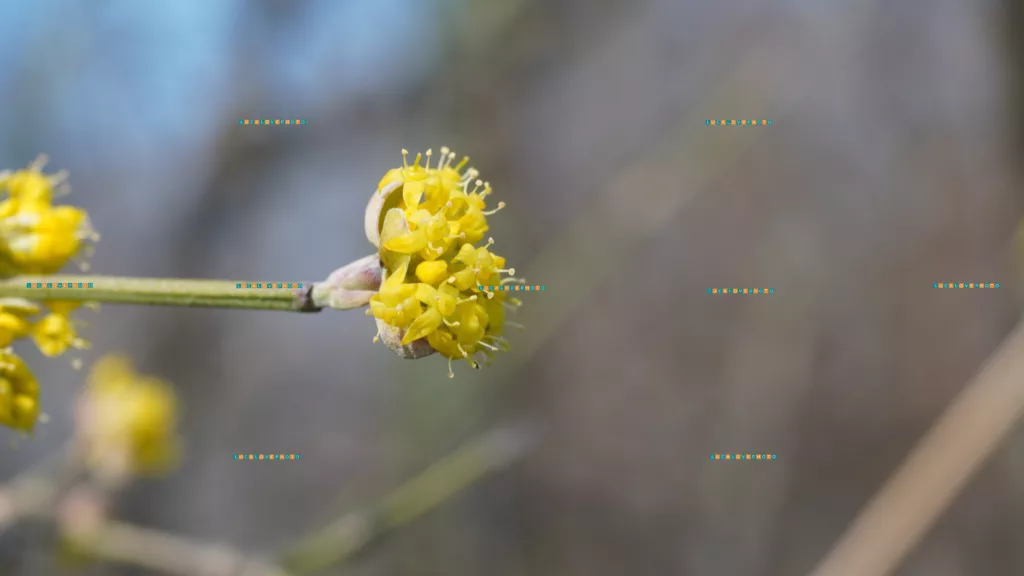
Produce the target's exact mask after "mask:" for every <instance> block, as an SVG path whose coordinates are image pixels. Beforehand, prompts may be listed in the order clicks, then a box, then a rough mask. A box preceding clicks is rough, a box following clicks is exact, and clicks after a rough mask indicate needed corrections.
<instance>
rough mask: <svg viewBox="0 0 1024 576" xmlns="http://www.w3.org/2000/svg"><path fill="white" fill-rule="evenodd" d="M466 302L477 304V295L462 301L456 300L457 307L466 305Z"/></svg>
mask: <svg viewBox="0 0 1024 576" xmlns="http://www.w3.org/2000/svg"><path fill="white" fill-rule="evenodd" d="M466 302H476V294H473V295H472V296H470V297H469V298H462V299H461V300H456V301H455V304H456V305H459V304H465V303H466Z"/></svg>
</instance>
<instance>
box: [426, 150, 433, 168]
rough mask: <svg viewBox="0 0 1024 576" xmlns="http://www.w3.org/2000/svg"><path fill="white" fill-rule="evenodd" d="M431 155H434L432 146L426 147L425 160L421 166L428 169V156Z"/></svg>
mask: <svg viewBox="0 0 1024 576" xmlns="http://www.w3.org/2000/svg"><path fill="white" fill-rule="evenodd" d="M433 155H434V150H433V149H432V148H427V161H426V162H424V163H423V167H424V168H428V169H429V168H430V157H431V156H433Z"/></svg>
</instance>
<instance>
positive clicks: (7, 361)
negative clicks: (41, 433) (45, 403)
mask: <svg viewBox="0 0 1024 576" xmlns="http://www.w3.org/2000/svg"><path fill="white" fill-rule="evenodd" d="M38 419H39V383H38V382H36V377H35V376H34V375H33V374H32V371H31V370H29V368H28V366H27V365H26V364H25V363H24V362H23V361H22V360H21V358H18V357H17V356H15V355H14V353H13V352H12V351H11V349H10V348H6V349H3V350H0V424H3V425H4V426H8V427H10V428H13V429H15V430H22V431H25V432H31V431H32V430H33V429H34V428H35V425H36V421H38Z"/></svg>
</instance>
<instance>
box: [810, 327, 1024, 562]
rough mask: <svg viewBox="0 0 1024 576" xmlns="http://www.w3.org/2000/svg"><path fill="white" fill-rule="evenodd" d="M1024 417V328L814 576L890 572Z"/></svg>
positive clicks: (927, 437)
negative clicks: (1022, 415) (1023, 415)
mask: <svg viewBox="0 0 1024 576" xmlns="http://www.w3.org/2000/svg"><path fill="white" fill-rule="evenodd" d="M1022 413H1024V324H1018V325H1017V328H1016V329H1014V331H1013V332H1012V333H1010V335H1009V336H1008V337H1007V339H1006V341H1005V342H1004V343H1003V345H1002V346H1001V347H1000V348H999V350H997V351H996V353H995V354H994V355H993V356H992V358H991V359H990V360H989V361H988V362H987V363H986V366H985V367H984V368H983V369H982V371H981V372H980V373H979V374H978V376H977V377H976V378H975V379H974V380H973V381H972V382H971V383H969V384H968V385H967V386H966V387H965V389H964V391H963V392H962V393H961V394H960V395H959V396H958V397H957V398H956V399H955V400H954V401H953V403H952V405H951V406H950V407H949V409H948V410H946V412H945V413H944V414H943V415H942V416H941V417H940V418H939V420H938V422H936V424H935V426H934V428H932V430H931V431H930V432H928V433H927V434H926V435H925V437H924V438H923V439H922V440H921V442H920V443H919V444H918V445H917V446H916V447H915V448H914V450H913V451H912V452H911V453H910V455H909V456H908V457H907V459H906V460H905V461H904V463H903V465H902V466H900V468H899V469H898V470H897V471H896V473H895V474H893V476H892V478H890V479H889V481H888V482H887V483H886V484H885V486H884V487H883V488H882V489H881V490H880V491H879V493H878V494H877V495H876V496H875V497H874V498H873V499H872V500H871V502H870V503H869V504H868V505H867V507H866V508H865V509H864V510H863V511H862V512H861V513H860V515H859V516H858V518H857V519H856V520H855V521H854V522H853V524H852V525H851V526H850V528H849V529H848V530H847V532H846V534H845V535H843V537H842V539H840V541H839V542H838V543H837V544H836V546H835V548H834V549H833V550H832V552H830V553H829V555H828V556H826V557H825V559H824V560H823V561H822V563H821V564H820V565H819V566H818V567H817V569H815V571H814V572H813V576H863V575H864V574H872V575H877V576H886V575H887V574H892V573H893V572H894V571H895V570H896V569H897V568H899V566H900V563H901V562H902V561H903V559H904V558H905V557H906V555H907V554H908V553H909V552H910V551H911V550H912V549H913V548H914V546H916V545H917V544H918V543H919V542H920V541H921V539H922V538H924V536H925V535H926V534H927V532H928V530H929V529H930V528H931V527H932V525H933V524H934V523H935V521H936V520H937V519H938V518H939V516H940V515H941V514H942V513H943V512H944V511H945V510H946V509H947V508H948V507H949V505H950V504H951V503H952V502H953V501H954V500H955V499H956V497H957V496H958V495H959V494H960V492H961V491H962V490H963V488H964V487H965V486H966V485H967V482H968V481H969V480H970V479H971V477H972V476H973V475H974V474H975V472H977V471H978V469H979V468H980V467H981V465H982V464H984V463H985V461H987V460H988V458H989V457H990V456H991V455H992V454H993V452H995V450H996V448H998V447H999V445H1000V443H1002V442H1003V441H1004V440H1005V439H1006V437H1007V435H1009V434H1010V433H1011V432H1012V431H1013V428H1014V426H1015V425H1016V423H1017V420H1018V419H1019V418H1020V416H1021V414H1022Z"/></svg>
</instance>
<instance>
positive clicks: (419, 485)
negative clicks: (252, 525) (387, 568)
mask: <svg viewBox="0 0 1024 576" xmlns="http://www.w3.org/2000/svg"><path fill="white" fill-rule="evenodd" d="M535 435H536V434H535V431H534V430H533V429H532V428H531V427H529V426H523V425H519V426H513V427H510V428H497V429H494V430H491V431H489V432H487V433H485V434H484V435H483V436H481V437H479V438H477V439H476V440H473V441H471V442H470V443H468V444H466V445H464V446H462V447H461V448H459V449H458V450H456V451H455V452H453V453H452V454H449V455H448V456H445V457H444V458H442V459H441V460H438V461H437V462H435V463H434V464H433V465H431V466H430V467H429V468H427V469H426V470H425V471H423V472H422V473H420V474H419V475H418V476H416V477H414V478H412V479H411V480H409V481H407V482H406V483H405V484H402V485H401V486H399V487H398V488H396V489H395V490H394V491H393V492H391V493H390V494H388V495H386V496H384V498H382V499H381V500H379V501H377V502H375V503H373V504H371V505H369V506H367V507H365V508H363V509H361V510H357V511H354V512H350V513H348V514H346V515H344V516H342V517H341V518H338V519H337V520H336V521H335V522H333V523H332V524H330V525H328V526H327V527H325V528H323V529H321V530H318V531H316V532H314V533H312V534H310V535H308V536H306V537H305V538H303V539H301V540H300V541H299V542H298V543H297V544H295V545H294V546H292V547H291V549H290V550H288V551H287V552H286V553H285V554H284V555H283V558H282V562H281V565H282V566H283V567H284V568H285V569H286V570H287V571H288V572H290V573H291V574H296V575H300V576H301V575H307V574H313V573H316V572H321V571H323V570H326V569H327V568H330V567H332V566H336V565H338V564H342V563H344V562H346V561H347V560H349V559H351V558H352V557H353V556H354V555H355V554H356V553H357V552H359V551H361V550H363V549H365V548H366V547H367V546H368V545H369V544H370V543H372V542H373V541H375V540H377V539H378V538H381V537H383V536H384V535H386V534H387V533H389V532H391V531H392V530H395V529H397V528H400V527H402V526H405V525H407V524H409V523H411V522H413V521H414V520H416V519H418V518H420V517H421V516H423V515H424V514H426V513H428V512H430V511H431V510H434V509H436V508H437V507H439V506H441V505H442V504H443V503H445V502H446V501H448V500H449V499H450V498H452V497H454V496H455V495H457V494H459V493H460V492H462V491H463V490H465V489H466V488H469V487H470V486H472V485H473V484H475V483H477V482H480V481H481V480H483V479H485V478H487V477H488V476H491V475H493V474H495V473H497V472H500V471H502V470H504V469H506V468H508V467H509V466H511V465H512V464H515V463H516V462H518V461H520V460H522V459H523V457H525V456H526V455H527V454H528V453H529V452H530V450H531V449H532V448H533V446H534V445H535V443H536V438H535Z"/></svg>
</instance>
